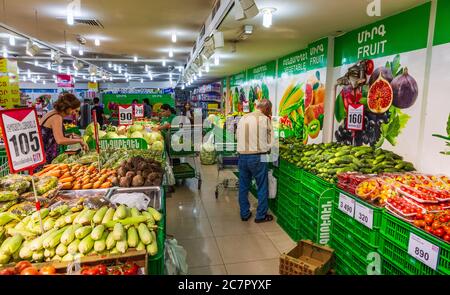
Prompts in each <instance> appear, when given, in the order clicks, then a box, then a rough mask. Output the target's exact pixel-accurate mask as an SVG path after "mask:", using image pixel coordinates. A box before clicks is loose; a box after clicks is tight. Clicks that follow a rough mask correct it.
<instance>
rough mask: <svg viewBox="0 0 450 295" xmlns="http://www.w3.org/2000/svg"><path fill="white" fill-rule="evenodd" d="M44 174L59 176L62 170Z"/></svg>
mask: <svg viewBox="0 0 450 295" xmlns="http://www.w3.org/2000/svg"><path fill="white" fill-rule="evenodd" d="M43 176H55V177H58V178H59V177H60V176H61V170H52V171H49V172H47V173H44V175H43Z"/></svg>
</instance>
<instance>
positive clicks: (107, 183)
mask: <svg viewBox="0 0 450 295" xmlns="http://www.w3.org/2000/svg"><path fill="white" fill-rule="evenodd" d="M100 187H101V188H109V187H111V182H109V181H107V182H105V183H103V184H102V185H101V186H100Z"/></svg>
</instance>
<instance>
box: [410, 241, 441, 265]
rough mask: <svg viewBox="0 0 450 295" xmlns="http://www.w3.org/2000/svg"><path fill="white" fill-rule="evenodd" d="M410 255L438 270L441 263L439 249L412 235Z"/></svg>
mask: <svg viewBox="0 0 450 295" xmlns="http://www.w3.org/2000/svg"><path fill="white" fill-rule="evenodd" d="M408 254H409V255H411V256H412V257H414V258H416V259H417V260H419V261H421V262H423V263H424V264H425V265H427V266H429V267H431V268H432V269H434V270H436V268H437V265H438V261H439V247H438V246H436V245H433V244H431V243H430V242H428V241H426V240H424V239H422V238H421V237H418V236H416V235H415V234H413V233H411V234H410V236H409V244H408Z"/></svg>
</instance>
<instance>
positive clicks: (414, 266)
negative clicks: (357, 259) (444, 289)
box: [379, 235, 439, 275]
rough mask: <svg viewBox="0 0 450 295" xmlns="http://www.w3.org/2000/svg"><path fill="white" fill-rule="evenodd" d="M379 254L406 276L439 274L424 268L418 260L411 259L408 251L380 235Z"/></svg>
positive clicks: (426, 267)
mask: <svg viewBox="0 0 450 295" xmlns="http://www.w3.org/2000/svg"><path fill="white" fill-rule="evenodd" d="M379 251H380V253H381V254H382V255H383V257H385V258H387V259H389V260H390V261H392V263H394V264H395V265H397V266H398V267H400V268H402V269H403V270H405V273H406V274H408V275H438V274H439V272H437V271H435V270H433V269H432V268H430V267H428V266H426V265H425V264H423V263H422V262H420V261H419V260H417V259H415V258H413V257H412V256H410V255H409V254H408V251H405V250H403V249H402V248H401V247H400V246H398V244H396V242H394V241H391V240H390V239H389V238H388V237H385V236H384V235H382V238H381V241H380V249H379Z"/></svg>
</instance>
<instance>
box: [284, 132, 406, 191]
mask: <svg viewBox="0 0 450 295" xmlns="http://www.w3.org/2000/svg"><path fill="white" fill-rule="evenodd" d="M280 158H281V159H284V160H286V161H288V162H290V163H292V164H295V165H296V166H297V167H299V168H301V169H304V170H306V171H308V172H311V173H313V174H316V175H317V176H319V177H320V178H322V179H324V180H326V181H328V182H331V183H336V182H337V174H339V173H344V172H352V171H355V172H356V171H357V172H361V173H364V174H380V173H383V172H391V173H392V172H406V171H414V170H415V168H414V165H413V164H412V163H410V162H406V161H403V158H402V157H401V156H399V155H397V154H395V153H393V152H391V151H387V150H383V149H375V148H373V147H370V146H358V147H355V146H349V145H342V144H338V143H325V144H309V145H304V144H303V142H302V141H301V140H300V139H296V138H289V139H285V140H284V141H283V142H280Z"/></svg>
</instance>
